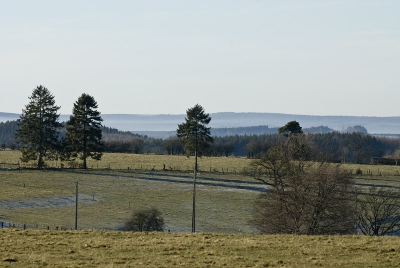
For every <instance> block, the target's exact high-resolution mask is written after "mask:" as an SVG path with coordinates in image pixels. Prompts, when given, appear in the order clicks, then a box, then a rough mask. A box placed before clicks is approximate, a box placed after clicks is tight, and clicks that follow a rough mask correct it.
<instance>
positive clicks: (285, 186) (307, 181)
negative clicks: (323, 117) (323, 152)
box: [251, 134, 355, 234]
mask: <svg viewBox="0 0 400 268" xmlns="http://www.w3.org/2000/svg"><path fill="white" fill-rule="evenodd" d="M315 151H316V150H315V146H314V144H313V143H312V141H311V140H310V139H309V137H308V136H307V135H303V134H300V135H293V136H291V137H289V139H288V140H287V142H286V143H285V144H282V145H279V146H275V147H273V148H271V149H269V150H268V151H267V152H266V153H265V154H264V155H263V157H262V158H261V159H259V160H256V161H254V162H253V163H252V175H253V176H254V177H255V178H256V179H258V180H260V181H262V182H264V183H265V184H266V185H268V186H269V189H268V190H267V191H266V192H265V193H263V194H261V195H260V196H259V198H258V199H257V201H256V202H255V206H254V213H253V218H252V220H251V223H252V224H253V225H254V226H255V227H256V228H257V229H258V230H259V231H260V232H261V233H292V234H339V233H340V234H343V233H353V232H354V231H355V216H354V215H355V208H354V202H352V199H351V198H352V196H351V195H352V194H351V193H352V192H353V181H352V178H351V176H350V174H349V173H348V172H346V171H344V170H342V169H341V168H340V166H338V165H332V164H329V163H325V162H321V163H318V162H313V161H311V160H312V159H313V157H315Z"/></svg>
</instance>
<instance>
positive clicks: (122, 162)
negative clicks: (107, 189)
mask: <svg viewBox="0 0 400 268" xmlns="http://www.w3.org/2000/svg"><path fill="white" fill-rule="evenodd" d="M20 157H21V153H20V152H19V151H9V150H6V151H0V163H9V164H11V163H14V164H16V163H18V162H20V160H19V158H20ZM250 162H251V160H250V159H247V158H243V157H201V158H199V163H198V165H199V168H200V170H202V171H204V172H210V171H211V172H220V173H222V172H224V173H226V172H228V173H239V172H241V171H243V169H244V168H246V167H247V166H248V165H249V163H250ZM46 163H47V164H48V165H49V166H50V167H61V166H62V165H63V166H64V167H68V165H69V164H68V162H60V161H46ZM20 164H21V165H22V166H24V165H26V164H24V163H20ZM28 165H29V166H32V165H35V162H34V161H31V162H29V163H28ZM87 165H88V168H89V169H113V170H127V169H128V168H129V169H130V170H132V169H133V170H156V171H157V170H158V171H160V170H163V169H164V165H165V170H168V171H174V170H181V171H185V172H189V171H192V170H193V166H194V160H193V158H188V157H186V156H183V155H151V154H122V153H105V154H104V155H103V157H102V159H101V161H95V160H92V159H88V164H87ZM0 168H1V164H0Z"/></svg>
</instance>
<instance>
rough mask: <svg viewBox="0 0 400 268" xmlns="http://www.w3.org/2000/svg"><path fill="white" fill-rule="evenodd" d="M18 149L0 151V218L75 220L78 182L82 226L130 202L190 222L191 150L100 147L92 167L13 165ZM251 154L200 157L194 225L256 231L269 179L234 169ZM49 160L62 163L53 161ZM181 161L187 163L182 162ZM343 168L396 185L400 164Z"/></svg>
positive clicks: (169, 224)
mask: <svg viewBox="0 0 400 268" xmlns="http://www.w3.org/2000/svg"><path fill="white" fill-rule="evenodd" d="M19 157H20V152H18V151H0V163H3V164H0V169H1V170H0V183H1V187H0V196H1V199H0V208H1V210H0V221H2V222H11V223H16V224H20V225H19V226H21V224H22V225H23V224H26V225H27V227H28V228H32V227H33V228H39V229H46V228H47V227H48V228H50V229H55V228H56V227H58V228H65V229H71V228H73V227H74V223H75V192H76V183H77V182H78V192H79V202H78V228H79V229H112V230H118V229H121V228H122V226H123V223H124V221H125V220H126V219H127V218H128V217H129V215H130V213H131V211H132V210H133V208H135V207H156V208H158V209H159V210H160V211H161V212H162V213H163V216H164V219H165V222H166V230H170V231H171V232H188V231H190V230H191V212H192V189H193V177H192V176H193V175H192V174H191V169H190V165H191V163H192V162H193V159H192V158H187V157H185V156H165V155H134V154H104V156H103V159H102V160H101V161H99V162H95V161H90V162H89V167H91V166H95V168H89V170H86V171H85V170H79V169H49V170H43V171H39V170H32V169H21V170H18V169H16V168H15V166H11V168H9V166H7V164H4V163H18V159H19ZM250 161H251V160H249V159H245V158H235V157H220V158H215V157H213V158H209V157H203V158H201V159H200V168H203V169H206V170H205V171H204V172H203V171H202V172H200V174H199V178H198V187H197V206H196V210H197V217H196V220H197V222H196V227H197V228H196V229H197V230H198V231H200V232H213V233H240V232H244V233H255V232H256V231H255V229H254V228H252V227H251V226H249V225H248V221H249V219H250V217H251V210H252V206H253V202H254V200H255V198H256V197H257V195H258V193H260V192H261V191H263V190H265V189H266V186H265V185H263V184H261V183H260V182H258V181H255V180H254V179H253V178H251V177H249V176H244V175H241V174H240V173H239V172H236V171H238V170H243V169H244V168H246V167H247V166H248V164H249V163H250ZM53 164H54V166H60V163H57V162H54V163H53ZM164 164H165V166H166V168H165V169H166V170H165V171H164V170H163V167H164ZM97 165H99V168H97ZM186 166H187V170H186V168H183V167H186ZM100 167H101V168H100ZM123 167H124V168H123ZM128 167H129V169H128ZM204 167H207V168H204ZM210 167H211V168H210ZM343 168H346V169H349V170H353V173H355V170H357V169H361V170H363V174H362V175H358V177H357V178H356V183H357V184H358V185H359V186H364V187H368V186H371V185H375V186H380V187H391V188H400V176H397V175H396V174H397V173H398V172H399V170H400V167H397V166H373V165H348V164H346V165H343ZM210 169H211V172H210ZM222 170H223V172H222Z"/></svg>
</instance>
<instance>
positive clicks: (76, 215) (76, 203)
mask: <svg viewBox="0 0 400 268" xmlns="http://www.w3.org/2000/svg"><path fill="white" fill-rule="evenodd" d="M75 230H78V182H76V199H75Z"/></svg>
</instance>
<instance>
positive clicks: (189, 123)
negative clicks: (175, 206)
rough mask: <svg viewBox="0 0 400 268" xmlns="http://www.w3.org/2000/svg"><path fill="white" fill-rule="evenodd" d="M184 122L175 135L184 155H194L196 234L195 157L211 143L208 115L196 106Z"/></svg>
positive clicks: (194, 194) (189, 110) (193, 223)
mask: <svg viewBox="0 0 400 268" xmlns="http://www.w3.org/2000/svg"><path fill="white" fill-rule="evenodd" d="M186 116H187V117H186V118H185V122H184V123H182V124H179V125H178V129H177V130H176V135H177V137H178V138H179V139H180V141H181V143H182V145H183V148H184V149H185V151H186V155H187V156H189V155H190V154H191V153H194V157H195V162H194V179H193V211H192V232H193V233H195V232H196V178H197V157H198V156H201V155H202V154H204V153H205V152H206V151H207V150H208V149H209V148H210V143H212V142H213V138H212V137H211V128H210V127H207V125H208V124H209V123H210V121H211V117H210V115H209V114H207V113H205V111H204V108H203V107H202V106H201V105H199V104H196V105H195V106H194V107H192V108H190V109H188V110H187V111H186Z"/></svg>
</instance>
